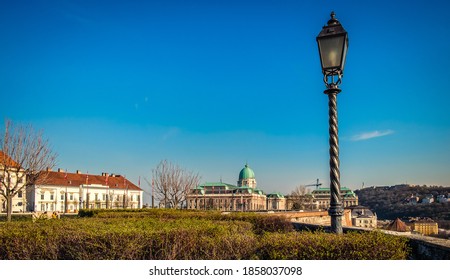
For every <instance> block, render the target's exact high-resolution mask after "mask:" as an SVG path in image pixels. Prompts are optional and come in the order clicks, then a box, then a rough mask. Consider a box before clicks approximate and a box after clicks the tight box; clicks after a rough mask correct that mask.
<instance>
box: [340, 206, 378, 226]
mask: <svg viewBox="0 0 450 280" xmlns="http://www.w3.org/2000/svg"><path fill="white" fill-rule="evenodd" d="M346 209H350V211H351V220H352V226H354V227H363V228H377V215H376V214H375V213H374V212H373V211H372V210H370V209H369V208H368V207H365V206H361V205H353V206H349V207H347V208H346Z"/></svg>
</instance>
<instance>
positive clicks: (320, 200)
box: [311, 187, 358, 210]
mask: <svg viewBox="0 0 450 280" xmlns="http://www.w3.org/2000/svg"><path fill="white" fill-rule="evenodd" d="M311 195H312V199H313V203H314V204H315V206H316V207H317V208H318V209H324V210H325V209H328V208H329V207H330V201H331V192H330V188H318V189H316V190H314V191H312V193H311ZM341 202H342V206H343V207H349V206H355V205H358V196H357V195H356V194H355V193H354V192H353V191H352V190H351V189H349V188H347V187H341Z"/></svg>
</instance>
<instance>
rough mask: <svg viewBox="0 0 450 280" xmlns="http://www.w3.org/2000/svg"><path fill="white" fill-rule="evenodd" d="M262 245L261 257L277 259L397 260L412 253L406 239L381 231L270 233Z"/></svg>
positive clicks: (264, 237)
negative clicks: (338, 233) (340, 233)
mask: <svg viewBox="0 0 450 280" xmlns="http://www.w3.org/2000/svg"><path fill="white" fill-rule="evenodd" d="M259 245H260V248H259V249H258V253H257V256H258V258H259V259H276V260H288V259H290V260H293V259H298V260H391V259H392V260H394V259H395V260H398V259H406V258H407V256H408V253H409V249H408V246H407V239H406V238H403V237H398V236H392V235H387V234H384V233H382V232H379V231H370V232H362V233H360V232H350V233H346V234H343V235H335V234H331V233H325V232H292V233H286V234H278V233H268V234H265V235H264V236H263V238H262V239H261V242H260V244H259Z"/></svg>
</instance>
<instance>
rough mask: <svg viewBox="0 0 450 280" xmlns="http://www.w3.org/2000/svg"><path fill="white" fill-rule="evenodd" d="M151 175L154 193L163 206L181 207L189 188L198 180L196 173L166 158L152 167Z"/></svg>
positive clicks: (197, 182) (196, 183) (195, 184)
mask: <svg viewBox="0 0 450 280" xmlns="http://www.w3.org/2000/svg"><path fill="white" fill-rule="evenodd" d="M152 175H153V184H154V186H153V187H154V195H155V197H156V199H158V200H159V201H160V203H163V204H164V207H165V208H179V207H182V205H183V203H184V202H185V201H186V195H187V194H188V192H189V190H190V189H191V188H193V187H195V186H197V185H198V184H199V182H200V176H199V175H198V173H197V174H194V173H193V172H191V171H187V170H186V169H183V168H181V167H180V166H178V165H175V164H173V163H171V162H169V161H167V160H162V161H161V162H160V163H159V164H158V166H157V167H156V168H155V169H153V171H152ZM147 183H149V184H150V182H148V181H147Z"/></svg>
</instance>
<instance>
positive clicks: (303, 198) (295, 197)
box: [289, 186, 312, 210]
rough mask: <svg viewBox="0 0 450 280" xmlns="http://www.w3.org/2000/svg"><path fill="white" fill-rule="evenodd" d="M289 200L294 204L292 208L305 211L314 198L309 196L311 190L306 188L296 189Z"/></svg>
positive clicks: (299, 187)
mask: <svg viewBox="0 0 450 280" xmlns="http://www.w3.org/2000/svg"><path fill="white" fill-rule="evenodd" d="M289 199H290V200H291V202H292V208H293V209H294V210H300V209H305V208H306V204H310V203H311V202H312V197H311V195H310V194H309V190H308V189H307V188H306V187H305V186H298V187H296V188H295V189H294V190H293V191H292V192H291V194H290V195H289Z"/></svg>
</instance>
